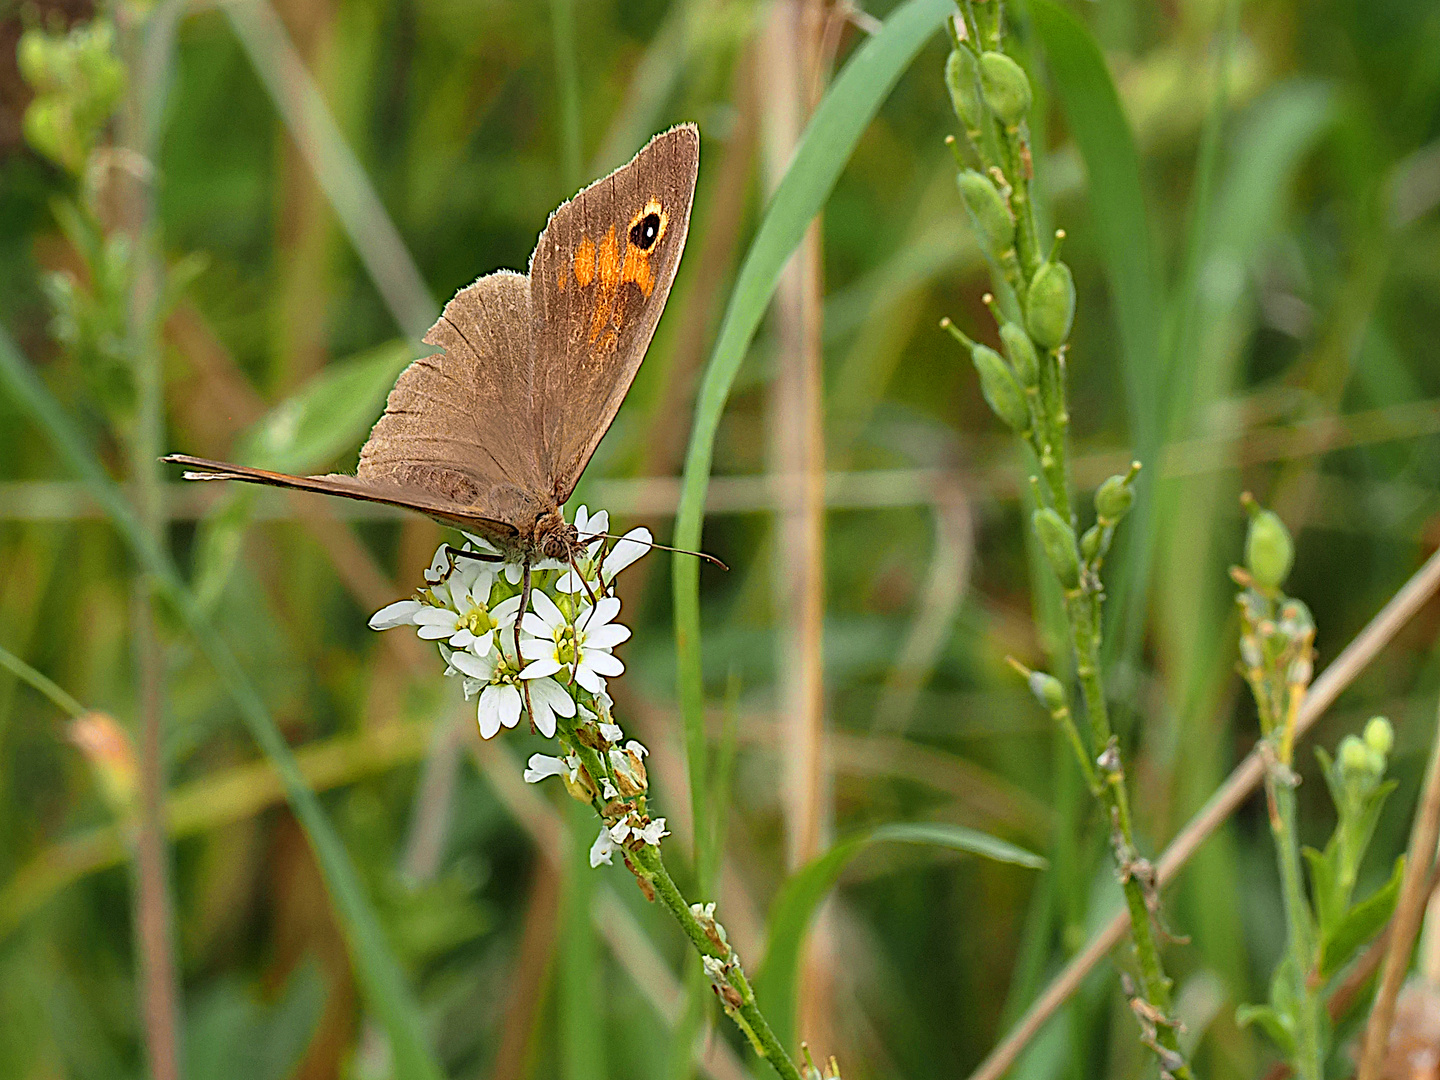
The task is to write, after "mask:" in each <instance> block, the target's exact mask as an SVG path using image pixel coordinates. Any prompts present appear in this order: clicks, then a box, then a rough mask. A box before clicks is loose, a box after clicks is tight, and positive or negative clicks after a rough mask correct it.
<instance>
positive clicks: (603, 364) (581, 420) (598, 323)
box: [530, 124, 700, 503]
mask: <svg viewBox="0 0 1440 1080" xmlns="http://www.w3.org/2000/svg"><path fill="white" fill-rule="evenodd" d="M699 162H700V135H699V132H698V131H697V130H696V128H695V126H694V125H693V124H686V125H683V126H681V127H677V128H673V129H671V130H670V131H667V132H665V133H664V134H662V135H657V136H656V137H655V138H653V139H651V140H650V142H649V143H648V144H647V145H646V147H645V148H644V149H643V150H641V151H640V153H638V154H637V155H635V157H634V159H632V160H631V161H630V163H629V164H627V165H624V166H622V167H621V168H619V169H617V170H616V171H615V172H613V173H611V174H610V175H609V176H607V177H605V178H604V179H602V180H597V181H596V182H595V183H594V184H592V185H590V186H589V187H588V188H586V189H585V190H584V191H582V192H580V194H579V195H577V196H575V198H573V199H571V200H570V201H569V202H567V203H565V204H564V205H562V206H561V207H560V209H558V210H556V211H555V213H554V214H552V215H551V216H550V221H549V223H548V224H547V225H546V226H545V231H544V232H543V233H541V234H540V242H539V243H538V244H537V245H536V247H535V253H534V255H532V256H531V259H530V304H531V312H532V316H533V325H534V331H535V357H536V373H535V374H536V388H537V393H538V399H537V402H536V405H537V412H536V414H535V424H536V433H537V435H538V438H539V443H540V445H541V446H542V447H543V455H544V467H545V470H546V473H547V477H546V479H547V481H548V483H549V484H550V485H551V488H552V491H553V493H554V498H555V501H556V502H557V503H563V502H564V501H565V500H566V499H567V498H569V497H570V493H571V492H572V491H573V490H574V489H575V485H576V484H577V483H578V482H579V480H580V474H581V473H582V472H583V471H584V470H585V466H586V464H587V463H588V462H589V461H590V456H591V455H592V454H593V453H594V452H595V447H596V446H597V445H598V444H599V442H600V439H601V437H602V436H603V435H604V434H605V432H606V430H607V429H608V428H609V427H610V424H611V421H613V420H614V419H615V414H616V412H617V411H619V409H620V403H621V402H622V401H624V399H625V394H626V392H627V391H628V390H629V389H630V383H631V382H632V381H633V380H634V378H635V372H636V371H637V370H638V369H639V367H640V361H641V360H643V359H644V358H645V350H646V349H647V348H648V347H649V345H650V338H651V336H652V335H653V334H654V333H655V324H656V323H658V322H659V321H660V314H661V312H662V311H663V310H664V308H665V300H666V298H667V297H668V296H669V295H670V286H671V283H672V282H674V280H675V271H676V269H677V267H678V266H679V264H680V255H681V252H683V251H684V249H685V237H686V234H687V233H688V231H689V228H690V204H691V202H692V200H693V199H694V196H695V178H696V174H697V170H698V168H699Z"/></svg>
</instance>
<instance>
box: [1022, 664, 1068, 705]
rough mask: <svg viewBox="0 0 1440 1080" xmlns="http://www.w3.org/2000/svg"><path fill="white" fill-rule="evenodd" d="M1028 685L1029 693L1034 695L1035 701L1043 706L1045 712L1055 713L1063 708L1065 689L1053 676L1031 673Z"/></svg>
mask: <svg viewBox="0 0 1440 1080" xmlns="http://www.w3.org/2000/svg"><path fill="white" fill-rule="evenodd" d="M1029 683H1030V692H1031V693H1032V694H1034V695H1035V700H1036V701H1038V702H1040V704H1041V705H1043V706H1045V709H1046V711H1047V712H1050V713H1057V712H1059V711H1060V710H1061V709H1063V708H1065V687H1064V686H1062V685H1061V684H1060V680H1059V679H1057V678H1055V676H1054V675H1049V674H1047V673H1045V672H1043V671H1032V672H1031V673H1030V679H1029Z"/></svg>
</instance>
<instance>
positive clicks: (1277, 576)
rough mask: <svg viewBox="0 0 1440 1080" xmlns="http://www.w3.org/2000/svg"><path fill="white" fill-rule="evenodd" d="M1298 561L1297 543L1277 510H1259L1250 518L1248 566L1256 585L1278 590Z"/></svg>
mask: <svg viewBox="0 0 1440 1080" xmlns="http://www.w3.org/2000/svg"><path fill="white" fill-rule="evenodd" d="M1294 562H1295V544H1294V542H1293V541H1292V540H1291V539H1290V530H1289V529H1287V528H1285V523H1284V522H1283V521H1281V520H1280V518H1279V515H1277V514H1276V513H1275V512H1274V511H1273V510H1260V511H1257V512H1256V513H1255V514H1254V515H1253V516H1252V517H1251V518H1250V532H1249V534H1248V535H1247V536H1246V537H1245V565H1246V566H1247V567H1248V568H1249V570H1250V575H1251V576H1252V577H1253V578H1254V579H1255V584H1257V585H1259V586H1260V587H1261V588H1262V589H1278V588H1279V587H1280V586H1281V584H1282V583H1283V582H1284V581H1285V578H1286V577H1287V576H1289V574H1290V567H1291V565H1292V564H1293V563H1294Z"/></svg>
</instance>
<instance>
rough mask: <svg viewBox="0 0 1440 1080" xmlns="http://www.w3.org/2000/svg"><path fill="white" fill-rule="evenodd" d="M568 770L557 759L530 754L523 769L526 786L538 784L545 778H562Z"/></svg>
mask: <svg viewBox="0 0 1440 1080" xmlns="http://www.w3.org/2000/svg"><path fill="white" fill-rule="evenodd" d="M568 771H569V769H568V767H567V766H566V764H565V762H564V761H563V760H561V759H560V758H558V757H548V756H547V755H545V754H531V755H530V761H529V762H528V763H527V764H526V767H525V782H526V783H527V784H538V783H539V782H540V781H541V780H544V779H545V778H546V777H547V776H563V775H564V774H565V773H566V772H568Z"/></svg>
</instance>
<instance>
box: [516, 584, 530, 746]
mask: <svg viewBox="0 0 1440 1080" xmlns="http://www.w3.org/2000/svg"><path fill="white" fill-rule="evenodd" d="M529 610H530V560H529V559H526V560H525V562H524V563H523V564H521V568H520V610H519V611H518V612H516V613H515V662H516V663H517V664H519V665H520V666H521V667H522V668H523V667H524V666H525V660H524V657H522V656H521V655H520V624H521V623H522V622H523V621H524V620H525V613H526V612H527V611H529ZM520 688H521V689H520V692H521V693H522V694H524V695H525V715H526V716H528V717H529V718H530V730H531V731H534V730H535V712H534V710H533V709H532V708H531V707H530V683H529V682H528V681H526V680H525V679H521V680H520Z"/></svg>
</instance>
